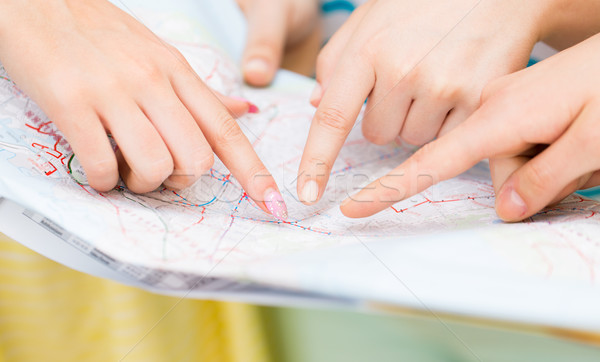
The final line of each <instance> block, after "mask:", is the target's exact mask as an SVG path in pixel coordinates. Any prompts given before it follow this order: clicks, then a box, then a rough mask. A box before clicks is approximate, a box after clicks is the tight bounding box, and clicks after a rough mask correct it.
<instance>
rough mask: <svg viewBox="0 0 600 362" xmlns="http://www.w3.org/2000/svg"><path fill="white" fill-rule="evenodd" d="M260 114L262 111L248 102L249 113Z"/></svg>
mask: <svg viewBox="0 0 600 362" xmlns="http://www.w3.org/2000/svg"><path fill="white" fill-rule="evenodd" d="M258 112H260V110H259V109H258V107H257V106H256V104H254V103H252V102H248V113H252V114H256V113H258Z"/></svg>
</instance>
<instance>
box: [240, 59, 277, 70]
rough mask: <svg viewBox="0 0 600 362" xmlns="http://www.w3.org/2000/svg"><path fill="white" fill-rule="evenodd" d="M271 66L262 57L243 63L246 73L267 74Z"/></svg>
mask: <svg viewBox="0 0 600 362" xmlns="http://www.w3.org/2000/svg"><path fill="white" fill-rule="evenodd" d="M270 69H271V66H270V65H269V63H267V61H266V60H264V59H262V58H253V59H250V60H248V61H247V62H246V64H245V65H244V72H246V73H258V74H267V73H269V70H270Z"/></svg>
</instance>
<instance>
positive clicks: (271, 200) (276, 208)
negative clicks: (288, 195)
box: [264, 189, 288, 221]
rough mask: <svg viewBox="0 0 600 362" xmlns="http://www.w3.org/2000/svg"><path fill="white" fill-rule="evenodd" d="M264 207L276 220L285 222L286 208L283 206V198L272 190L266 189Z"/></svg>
mask: <svg viewBox="0 0 600 362" xmlns="http://www.w3.org/2000/svg"><path fill="white" fill-rule="evenodd" d="M264 202H265V206H266V207H267V210H269V212H270V213H271V215H273V216H274V217H275V218H276V219H278V220H282V221H285V220H286V219H287V217H288V213H287V207H286V206H285V202H284V201H283V196H281V194H280V193H279V192H278V191H277V190H274V189H268V190H267V191H266V192H265V201H264Z"/></svg>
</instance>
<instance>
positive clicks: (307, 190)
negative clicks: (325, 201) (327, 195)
mask: <svg viewBox="0 0 600 362" xmlns="http://www.w3.org/2000/svg"><path fill="white" fill-rule="evenodd" d="M318 198H319V185H318V184H317V182H316V181H315V180H309V181H307V182H306V183H305V184H304V187H303V188H302V192H301V193H300V201H302V202H306V203H309V204H313V203H315V202H317V199H318Z"/></svg>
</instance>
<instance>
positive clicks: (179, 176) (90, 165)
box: [0, 0, 285, 217]
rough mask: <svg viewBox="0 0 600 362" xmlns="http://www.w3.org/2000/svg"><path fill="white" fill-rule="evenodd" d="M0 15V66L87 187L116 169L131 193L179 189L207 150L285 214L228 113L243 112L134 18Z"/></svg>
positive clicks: (113, 11)
mask: <svg viewBox="0 0 600 362" xmlns="http://www.w3.org/2000/svg"><path fill="white" fill-rule="evenodd" d="M0 13H2V14H3V16H2V19H1V20H0V60H1V61H2V63H3V64H4V66H5V68H6V70H7V71H8V73H9V74H10V76H11V78H12V79H13V80H14V81H15V83H16V84H17V85H18V86H19V87H21V88H22V89H23V90H24V91H25V92H26V93H27V94H28V95H29V96H30V97H31V98H32V99H33V100H34V101H35V102H36V103H38V104H39V106H40V107H41V108H42V110H44V112H45V113H46V114H47V115H48V117H49V118H50V119H51V120H52V121H53V122H54V123H55V124H56V126H57V127H58V128H59V129H60V130H61V132H62V133H63V134H64V135H65V137H66V139H67V140H68V141H69V143H70V144H71V146H72V148H73V150H74V152H75V154H76V155H77V158H78V159H79V161H80V162H81V164H82V166H83V168H84V170H85V172H86V174H87V176H88V180H89V183H90V185H91V186H92V187H93V188H95V189H97V190H101V191H106V190H110V189H111V188H113V187H114V186H115V185H116V184H117V181H118V178H119V171H120V174H121V177H122V178H123V180H124V181H125V183H126V184H127V186H128V187H129V188H130V189H131V190H132V191H135V192H147V191H152V190H154V189H156V188H157V187H159V186H160V185H161V184H163V183H164V185H165V186H166V187H169V188H173V189H179V188H183V187H186V186H189V185H190V184H192V183H193V182H194V181H196V180H197V179H198V178H199V177H200V176H201V175H202V174H203V173H204V172H206V171H207V170H209V169H210V167H211V166H212V164H213V158H214V156H213V151H214V153H216V154H217V155H218V156H219V158H220V159H221V160H222V161H223V162H224V163H225V165H226V166H227V167H228V168H229V169H230V170H231V172H232V173H233V174H234V176H235V177H236V178H237V179H238V180H239V181H240V183H241V185H242V187H243V188H244V189H245V190H246V192H247V193H248V195H249V196H250V197H251V198H253V199H254V200H255V201H257V204H258V205H259V206H260V207H261V208H263V210H265V211H271V212H272V213H273V214H274V215H275V216H278V217H283V216H284V215H285V205H284V204H283V203H282V202H279V201H281V196H280V194H279V192H278V189H277V185H276V184H275V181H274V180H273V178H272V177H271V175H270V174H269V172H268V171H267V170H266V168H265V167H264V165H263V164H262V162H261V161H260V160H259V158H258V157H257V155H256V153H255V152H254V150H253V148H252V146H251V144H250V142H249V141H248V140H247V139H246V137H245V136H244V134H243V133H242V132H241V130H240V128H239V127H238V125H237V123H236V121H235V119H234V117H232V115H231V114H233V115H234V116H235V115H240V114H242V113H245V112H246V111H248V104H246V102H243V101H237V100H232V99H228V98H225V97H222V96H218V95H215V93H213V92H212V91H211V90H210V89H209V88H208V87H207V86H206V85H205V84H204V83H203V82H202V81H201V80H200V78H199V77H198V76H197V75H196V74H195V73H194V71H193V70H192V69H191V67H190V66H189V64H188V63H187V62H186V60H185V58H184V57H183V56H182V55H181V54H180V53H179V52H178V51H177V50H176V49H175V48H174V47H172V46H170V45H168V44H166V43H164V42H163V41H162V40H160V39H159V38H158V37H157V36H156V35H155V34H153V33H152V32H151V31H150V30H148V29H147V28H146V27H144V26H143V25H142V24H140V23H139V22H137V21H136V20H135V19H133V18H132V17H130V16H129V15H127V14H126V13H124V12H123V11H121V10H120V9H118V8H117V7H115V6H113V5H112V4H110V3H109V2H108V1H105V0H87V1H78V0H30V1H25V2H23V1H17V0H6V1H2V4H0ZM230 113H231V114H230ZM107 133H109V134H110V135H112V137H113V139H114V140H115V141H116V143H117V145H118V151H117V153H116V154H115V152H114V151H113V149H112V147H111V145H110V143H109V140H108V138H107Z"/></svg>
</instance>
